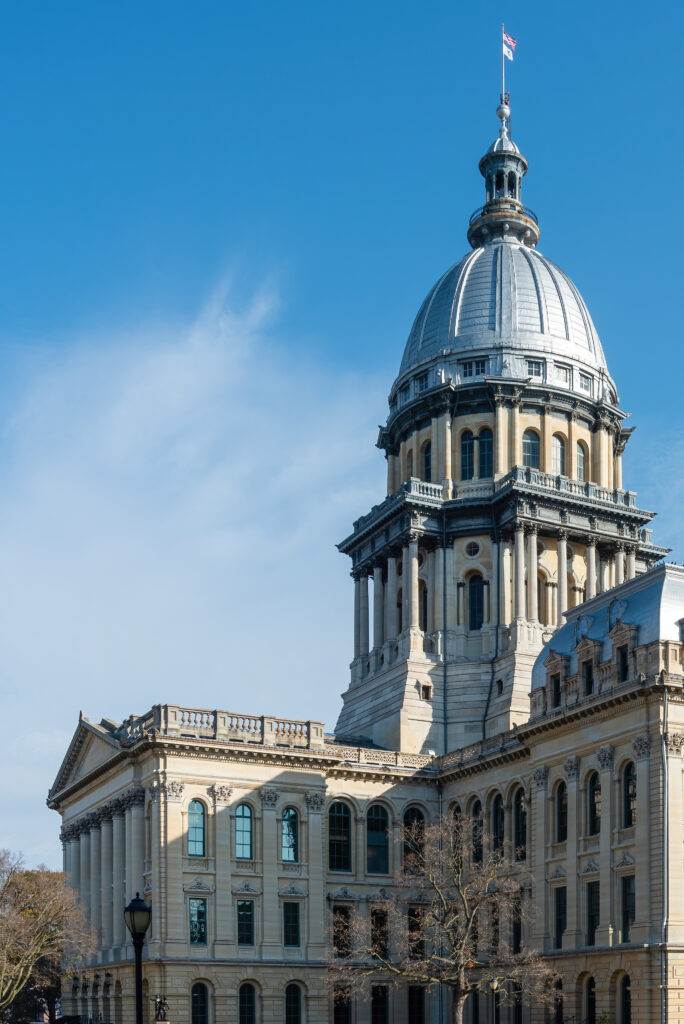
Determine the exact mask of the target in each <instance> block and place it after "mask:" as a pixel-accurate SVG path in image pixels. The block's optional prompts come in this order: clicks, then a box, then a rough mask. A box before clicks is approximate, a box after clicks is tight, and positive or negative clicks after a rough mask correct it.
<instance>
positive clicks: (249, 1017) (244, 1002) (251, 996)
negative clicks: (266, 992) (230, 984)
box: [238, 982, 256, 1024]
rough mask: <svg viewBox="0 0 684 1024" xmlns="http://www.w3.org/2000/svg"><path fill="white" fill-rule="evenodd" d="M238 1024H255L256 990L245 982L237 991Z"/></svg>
mask: <svg viewBox="0 0 684 1024" xmlns="http://www.w3.org/2000/svg"><path fill="white" fill-rule="evenodd" d="M238 1020H239V1024H256V989H255V988H254V985H250V984H249V982H246V983H245V984H244V985H240V988H239V990H238Z"/></svg>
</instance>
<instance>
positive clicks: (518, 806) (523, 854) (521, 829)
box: [513, 786, 527, 860]
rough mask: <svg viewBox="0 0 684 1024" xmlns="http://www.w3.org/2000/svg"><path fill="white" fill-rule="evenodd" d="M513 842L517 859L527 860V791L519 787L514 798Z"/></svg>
mask: <svg viewBox="0 0 684 1024" xmlns="http://www.w3.org/2000/svg"><path fill="white" fill-rule="evenodd" d="M513 832H514V835H513V841H514V844H515V859H516V860H527V808H526V807H525V790H524V789H523V788H522V786H519V787H518V789H516V791H515V796H514V798H513Z"/></svg>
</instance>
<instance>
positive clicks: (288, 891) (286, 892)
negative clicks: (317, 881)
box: [278, 882, 306, 896]
mask: <svg viewBox="0 0 684 1024" xmlns="http://www.w3.org/2000/svg"><path fill="white" fill-rule="evenodd" d="M278 895H279V896H306V893H305V892H304V890H303V889H300V888H299V886H298V885H295V883H294V882H290V884H289V885H286V886H285V888H284V889H279V890H278Z"/></svg>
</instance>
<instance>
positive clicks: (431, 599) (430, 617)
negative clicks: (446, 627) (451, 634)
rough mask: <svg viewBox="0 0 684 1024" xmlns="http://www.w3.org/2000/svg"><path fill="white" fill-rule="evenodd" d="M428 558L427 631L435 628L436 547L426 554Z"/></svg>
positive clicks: (431, 631)
mask: <svg viewBox="0 0 684 1024" xmlns="http://www.w3.org/2000/svg"><path fill="white" fill-rule="evenodd" d="M425 558H426V560H427V616H426V622H425V632H426V633H434V630H435V552H434V548H433V549H432V550H431V551H428V552H427V554H426V555H425Z"/></svg>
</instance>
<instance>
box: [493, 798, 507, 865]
mask: <svg viewBox="0 0 684 1024" xmlns="http://www.w3.org/2000/svg"><path fill="white" fill-rule="evenodd" d="M503 844H504V802H503V797H502V796H501V793H497V794H496V796H495V797H494V800H493V801H492V849H493V850H495V851H501V852H503Z"/></svg>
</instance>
